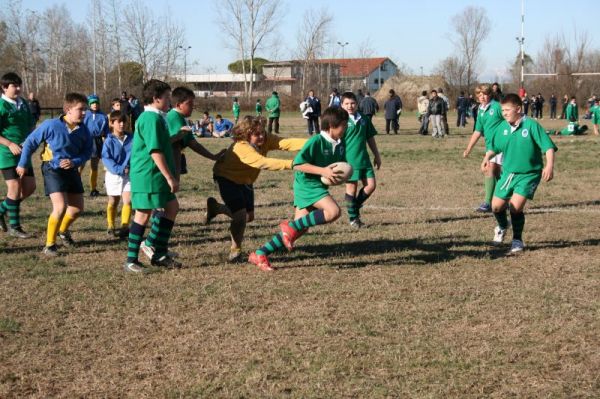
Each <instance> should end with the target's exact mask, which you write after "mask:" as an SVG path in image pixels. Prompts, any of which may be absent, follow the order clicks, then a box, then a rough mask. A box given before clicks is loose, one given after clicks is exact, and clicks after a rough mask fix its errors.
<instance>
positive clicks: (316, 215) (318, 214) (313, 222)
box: [289, 209, 325, 231]
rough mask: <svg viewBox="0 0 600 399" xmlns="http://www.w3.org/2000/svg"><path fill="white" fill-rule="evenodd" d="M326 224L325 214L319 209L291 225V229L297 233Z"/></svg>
mask: <svg viewBox="0 0 600 399" xmlns="http://www.w3.org/2000/svg"><path fill="white" fill-rule="evenodd" d="M319 224H325V212H323V210H322V209H317V210H314V211H312V212H311V213H309V214H308V215H304V216H302V217H301V218H299V219H296V220H294V221H292V222H290V223H289V225H290V227H291V228H292V229H294V230H296V231H300V230H304V229H308V228H309V227H313V226H317V225H319Z"/></svg>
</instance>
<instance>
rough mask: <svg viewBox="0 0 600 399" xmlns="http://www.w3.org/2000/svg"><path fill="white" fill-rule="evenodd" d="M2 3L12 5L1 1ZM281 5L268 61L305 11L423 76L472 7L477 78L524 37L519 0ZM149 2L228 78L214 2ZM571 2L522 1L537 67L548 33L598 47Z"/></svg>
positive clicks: (488, 74)
mask: <svg viewBox="0 0 600 399" xmlns="http://www.w3.org/2000/svg"><path fill="white" fill-rule="evenodd" d="M5 1H9V0H2V1H1V2H5ZM90 1H91V0H76V1H75V0H71V1H70V2H65V1H61V0H23V7H24V8H26V9H31V10H35V11H43V10H45V9H46V8H48V7H49V6H52V5H54V4H66V5H67V8H68V9H69V11H70V12H71V17H72V18H73V19H74V20H75V21H77V22H81V23H84V22H86V20H87V19H88V18H89V15H90V12H89V10H90ZM279 1H280V4H281V6H282V7H283V12H282V18H281V22H280V23H279V26H278V28H277V34H276V36H275V37H274V43H277V45H275V46H272V47H270V48H269V49H266V50H265V51H264V52H263V53H261V54H258V55H259V56H262V57H263V58H267V59H269V60H287V59H290V58H292V57H291V55H290V54H292V52H293V51H294V48H295V43H296V34H297V32H298V29H299V27H300V24H301V22H302V18H303V15H304V13H305V12H307V11H309V12H310V10H313V12H318V11H319V10H320V9H321V8H325V9H326V10H327V11H328V12H329V13H331V14H332V15H333V16H334V20H333V24H332V29H331V34H332V36H333V43H336V42H338V41H339V42H342V43H345V42H348V45H347V46H345V48H344V50H343V52H344V55H345V56H346V58H351V57H353V56H356V55H357V54H358V51H359V49H360V48H361V45H362V44H364V43H369V44H370V47H371V48H372V50H373V56H376V57H389V58H390V59H391V60H392V61H394V62H395V63H396V64H398V65H401V64H404V65H406V66H408V67H409V68H410V69H411V70H412V71H413V72H414V73H416V74H419V73H421V67H422V68H423V73H424V74H428V73H431V72H432V70H433V69H434V68H435V66H436V65H437V64H438V63H439V61H441V60H442V59H444V58H446V57H448V56H450V55H453V54H455V53H456V51H455V49H454V46H453V44H452V42H451V41H450V38H451V37H452V36H453V34H454V33H453V29H452V25H451V19H452V17H453V16H454V15H457V14H459V13H460V12H461V11H462V10H464V9H465V7H468V6H472V5H474V6H478V7H483V8H484V9H485V10H486V12H487V15H488V17H489V18H490V20H491V30H490V34H489V37H488V38H487V39H486V40H485V42H484V43H483V46H482V52H481V55H482V60H483V62H482V64H481V65H479V68H478V72H479V73H480V77H481V78H482V79H483V80H498V81H503V80H504V79H505V76H507V74H506V73H507V72H506V71H507V68H508V64H509V61H511V60H514V57H516V55H517V54H518V52H519V44H518V42H517V40H516V37H518V36H520V34H521V0H494V1H490V0H480V1H478V2H473V1H465V0H429V1H419V0H369V1H357V0H345V1H342V0H320V1H297V0H293V1H291V0H279ZM123 3H124V4H126V3H127V0H125V1H124V2H123ZM144 4H147V5H148V6H149V7H151V8H152V9H153V10H154V12H155V14H156V15H159V14H163V13H166V12H168V13H170V15H171V16H172V17H173V18H174V19H176V20H179V21H181V23H182V24H183V25H184V26H185V29H186V37H187V43H186V45H189V46H191V47H192V48H191V49H190V50H189V52H188V55H187V68H188V73H227V65H228V64H229V63H230V62H232V61H234V60H235V59H236V58H237V57H236V52H235V51H234V50H232V49H231V48H229V46H228V44H227V42H226V39H225V37H224V35H223V34H222V33H221V28H220V27H219V24H218V21H217V11H216V8H217V4H218V2H217V1H213V0H170V1H167V0H144ZM566 4H567V3H565V2H564V1H558V0H525V31H524V37H525V52H526V53H528V54H530V55H531V56H532V58H533V59H534V61H535V56H536V55H537V53H538V51H539V49H540V48H541V47H542V45H543V43H544V39H545V38H546V37H547V36H548V35H555V34H561V33H562V34H564V35H565V36H566V37H567V38H568V39H572V38H573V37H574V33H575V31H577V32H578V33H581V32H584V31H585V32H587V33H588V34H589V37H590V39H591V40H590V42H591V43H592V46H594V43H598V39H599V37H598V36H599V34H598V33H596V32H594V30H593V29H594V27H595V25H596V24H597V16H598V13H597V2H594V1H591V0H572V1H570V2H568V6H565V5H566ZM365 5H367V6H366V7H365ZM275 49H276V51H275ZM331 53H332V54H330V56H333V57H341V56H342V47H341V46H339V45H337V44H334V46H333V47H332V49H331ZM274 54H275V55H276V57H275V58H274ZM531 72H534V71H531Z"/></svg>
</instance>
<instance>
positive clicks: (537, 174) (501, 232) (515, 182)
mask: <svg viewBox="0 0 600 399" xmlns="http://www.w3.org/2000/svg"><path fill="white" fill-rule="evenodd" d="M521 108H522V101H521V99H520V98H519V96H518V95H517V94H513V93H511V94H507V95H506V96H505V97H504V98H503V99H502V115H503V117H504V119H505V120H504V121H503V122H502V123H501V124H500V125H499V126H498V127H497V129H496V130H495V133H494V134H493V135H492V137H491V140H490V143H489V145H488V151H487V152H486V154H485V156H484V158H483V162H482V164H481V168H482V169H485V168H486V167H487V166H488V164H489V162H490V159H491V158H492V157H493V156H494V155H495V154H500V153H502V154H504V160H503V164H502V175H501V176H500V180H499V181H498V184H497V185H496V189H495V190H494V198H493V200H492V211H493V212H494V216H495V217H496V221H497V222H498V226H496V228H495V229H494V240H493V243H494V244H501V243H502V241H503V240H504V236H505V234H506V230H507V229H508V219H507V217H506V208H507V206H508V207H509V209H510V218H511V221H512V228H513V240H512V245H511V248H510V251H509V255H514V254H517V253H519V252H521V251H523V249H524V248H525V245H524V244H523V238H522V233H523V227H524V226H525V214H524V213H523V210H524V208H525V203H526V202H527V200H532V199H533V196H534V194H535V191H536V189H537V187H538V184H539V183H540V180H544V181H546V182H548V181H550V180H552V178H553V176H554V153H555V152H556V151H557V148H556V146H555V145H554V143H553V142H552V140H551V139H550V137H549V136H548V135H547V134H546V131H545V129H544V128H543V127H542V126H541V125H540V124H539V123H538V122H536V121H535V120H533V119H531V118H529V117H527V116H526V115H522V114H521V112H522V110H521ZM542 154H545V155H546V166H544V161H543V159H542Z"/></svg>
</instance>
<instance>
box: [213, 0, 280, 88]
mask: <svg viewBox="0 0 600 399" xmlns="http://www.w3.org/2000/svg"><path fill="white" fill-rule="evenodd" d="M215 7H216V8H217V10H218V13H219V18H218V23H219V29H223V30H224V31H225V33H226V36H227V38H228V40H229V41H230V46H231V47H232V48H234V49H236V50H237V52H238V54H239V59H240V60H242V73H243V75H244V92H245V94H246V96H247V97H251V96H252V89H253V84H254V79H250V83H249V84H248V76H247V75H248V72H249V73H250V74H251V76H252V73H253V68H254V58H255V56H256V53H257V51H258V50H260V49H262V48H263V45H264V43H265V41H266V39H267V38H268V37H269V36H270V35H271V34H273V33H274V31H275V27H276V26H277V22H278V21H279V18H280V2H279V1H277V0H225V1H218V2H215ZM246 61H249V63H250V71H247V70H246V65H245V63H246Z"/></svg>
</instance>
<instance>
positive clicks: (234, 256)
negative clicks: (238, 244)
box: [227, 248, 242, 263]
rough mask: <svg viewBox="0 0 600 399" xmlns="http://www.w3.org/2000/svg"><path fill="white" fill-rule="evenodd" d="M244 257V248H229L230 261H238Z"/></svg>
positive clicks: (228, 259) (228, 258)
mask: <svg viewBox="0 0 600 399" xmlns="http://www.w3.org/2000/svg"><path fill="white" fill-rule="evenodd" d="M241 259H242V250H241V249H240V248H231V249H230V250H229V256H228V257H227V261H228V262H230V263H237V262H239V261H240V260H241Z"/></svg>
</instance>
